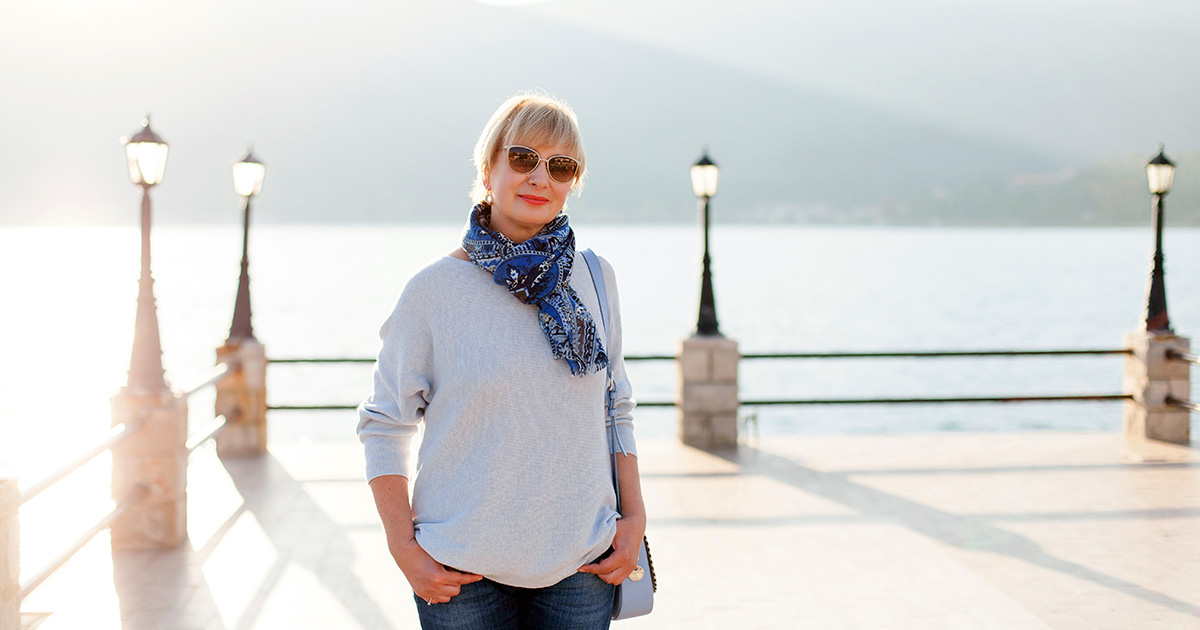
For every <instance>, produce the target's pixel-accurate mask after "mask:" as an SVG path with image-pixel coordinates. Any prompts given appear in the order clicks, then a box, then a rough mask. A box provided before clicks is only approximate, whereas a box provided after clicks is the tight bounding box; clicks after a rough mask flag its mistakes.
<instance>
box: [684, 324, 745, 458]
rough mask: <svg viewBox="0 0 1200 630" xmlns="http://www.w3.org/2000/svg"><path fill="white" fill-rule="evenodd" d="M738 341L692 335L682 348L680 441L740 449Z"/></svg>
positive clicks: (698, 445)
mask: <svg viewBox="0 0 1200 630" xmlns="http://www.w3.org/2000/svg"><path fill="white" fill-rule="evenodd" d="M740 358H741V355H739V354H738V346H737V342H736V341H734V340H732V339H727V338H725V337H722V336H719V335H714V336H705V335H693V336H691V337H689V338H687V339H685V340H683V342H682V343H681V345H680V349H679V389H678V396H679V398H678V402H679V440H680V441H681V442H683V443H684V444H687V445H688V446H695V447H698V448H704V449H719V448H733V447H737V412H738V405H739V403H738V361H739V360H740Z"/></svg>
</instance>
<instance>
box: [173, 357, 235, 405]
mask: <svg viewBox="0 0 1200 630" xmlns="http://www.w3.org/2000/svg"><path fill="white" fill-rule="evenodd" d="M229 371H230V367H229V364H228V363H220V364H218V365H217V366H216V367H214V368H212V369H211V370H209V371H208V373H207V374H206V375H205V377H204V380H203V381H202V382H200V383H198V384H196V385H193V386H192V387H190V388H188V389H186V390H184V392H183V396H184V398H187V397H189V396H191V395H192V394H195V393H196V392H198V391H200V390H202V389H204V388H205V387H208V386H209V385H212V384H214V383H216V382H217V381H219V380H221V379H223V378H225V376H226V375H227V374H229Z"/></svg>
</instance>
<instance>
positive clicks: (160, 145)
mask: <svg viewBox="0 0 1200 630" xmlns="http://www.w3.org/2000/svg"><path fill="white" fill-rule="evenodd" d="M121 141H122V142H124V143H125V157H126V158H127V159H128V160H129V178H130V179H131V180H133V183H134V184H136V185H138V186H141V188H142V274H141V277H140V279H139V280H138V305H137V320H136V324H135V327H134V332H133V356H132V357H131V358H130V360H129V382H128V384H127V385H126V388H127V389H128V390H129V391H131V392H132V393H135V394H155V393H158V392H162V391H167V389H168V387H167V381H166V377H165V376H164V371H163V366H162V342H161V341H160V340H159V335H158V313H157V312H156V311H155V306H154V279H153V278H152V277H151V276H150V189H151V188H152V187H153V186H154V185H155V184H157V183H159V182H161V181H162V178H163V173H164V172H165V171H166V170H167V143H166V142H164V141H163V139H162V138H160V137H158V134H156V133H154V132H153V131H152V130H151V129H150V116H149V114H147V115H146V119H145V120H144V121H142V128H141V130H139V131H138V132H137V133H136V134H134V135H133V137H131V138H122V139H121Z"/></svg>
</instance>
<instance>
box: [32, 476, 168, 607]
mask: <svg viewBox="0 0 1200 630" xmlns="http://www.w3.org/2000/svg"><path fill="white" fill-rule="evenodd" d="M148 491H149V489H148V488H147V487H146V486H137V487H135V488H134V489H133V490H132V491H131V492H130V493H129V495H128V496H126V497H125V500H124V501H121V503H120V504H118V505H117V506H116V507H115V508H113V510H112V511H111V512H109V513H108V514H106V515H104V517H103V518H101V519H100V520H99V521H97V522H96V524H95V525H93V526H92V527H91V529H89V530H87V532H85V533H84V534H83V535H82V536H80V537H79V538H78V539H77V540H76V541H75V542H73V543H71V546H70V547H68V548H67V550H66V551H64V552H63V553H61V554H59V555H58V556H57V557H56V558H54V559H53V560H51V561H50V563H49V564H47V565H46V566H45V567H43V568H42V570H40V571H38V572H37V573H36V574H34V576H33V577H31V578H29V581H28V582H25V583H23V584H21V595H20V599H22V600H23V599H25V598H26V597H28V596H29V594H30V593H32V592H33V590H34V589H36V588H37V587H39V586H41V585H42V582H45V581H46V578H49V577H50V576H51V575H52V574H53V573H54V572H55V571H57V570H59V569H60V568H62V566H63V565H64V564H66V563H67V561H68V560H70V559H71V557H72V556H74V555H75V554H76V553H78V552H79V550H80V549H83V547H84V545H87V544H88V542H90V541H91V540H92V538H95V536H96V534H99V533H100V531H101V530H103V529H104V528H106V527H108V526H109V525H112V523H113V521H115V520H117V519H118V518H120V516H121V515H122V514H124V513H125V512H126V511H128V510H129V508H131V507H133V506H134V505H137V503H138V502H139V501H141V500H142V499H143V498H145V497H146V493H147V492H148Z"/></svg>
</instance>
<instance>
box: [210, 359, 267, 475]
mask: <svg viewBox="0 0 1200 630" xmlns="http://www.w3.org/2000/svg"><path fill="white" fill-rule="evenodd" d="M217 360H218V361H223V362H225V363H226V364H228V365H229V366H230V370H229V373H228V374H226V375H225V377H224V378H222V379H221V380H219V381H217V406H216V411H217V415H224V416H225V420H226V425H225V430H224V431H222V432H221V433H220V434H218V435H217V455H219V456H221V457H239V456H245V455H260V454H262V453H265V452H267V353H266V348H265V347H264V346H263V345H262V344H261V343H259V342H258V341H256V340H254V339H244V340H235V341H228V342H226V343H225V345H223V346H221V347H220V348H217Z"/></svg>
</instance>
